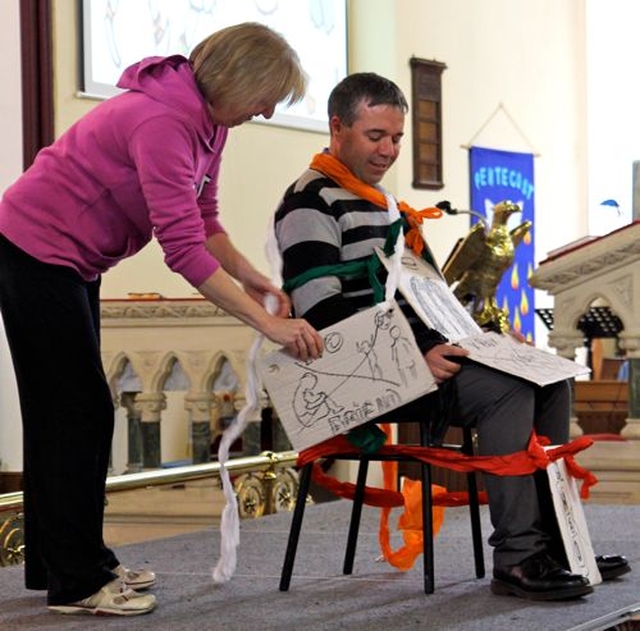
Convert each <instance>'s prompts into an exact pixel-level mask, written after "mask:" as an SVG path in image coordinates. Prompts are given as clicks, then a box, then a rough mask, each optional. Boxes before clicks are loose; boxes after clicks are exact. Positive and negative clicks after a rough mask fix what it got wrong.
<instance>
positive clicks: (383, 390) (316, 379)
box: [259, 303, 436, 449]
mask: <svg viewBox="0 0 640 631" xmlns="http://www.w3.org/2000/svg"><path fill="white" fill-rule="evenodd" d="M321 334H322V336H323V339H324V344H325V352H324V354H323V356H322V357H321V358H319V359H316V360H312V361H308V362H304V361H301V360H297V359H294V358H292V357H291V356H290V355H288V354H286V353H285V352H283V351H282V350H278V351H274V352H272V353H269V354H268V355H266V356H265V357H263V358H262V359H261V360H260V361H259V370H260V373H261V375H262V378H263V381H264V385H265V387H266V389H267V391H268V392H269V396H270V397H271V399H272V401H273V403H274V405H275V407H276V410H277V412H278V415H279V416H280V419H281V421H282V424H283V426H284V428H285V431H286V432H287V435H288V436H289V440H291V443H292V445H293V446H294V448H296V449H303V448H305V447H307V446H309V445H312V444H315V443H317V442H320V441H322V440H325V439H326V438H329V437H331V436H334V435H336V434H340V433H344V432H346V431H348V430H350V429H352V428H353V427H356V426H358V425H360V424H362V423H365V422H367V421H370V420H372V419H374V418H376V417H378V416H380V415H382V414H384V413H385V412H388V411H390V410H393V409H395V408H397V407H399V406H401V405H403V404H404V403H408V402H409V401H412V400H413V399H415V398H417V397H419V396H422V395H423V394H426V393H428V392H430V391H432V390H435V388H436V386H435V380H434V379H433V376H432V375H431V373H430V372H429V369H428V368H427V366H426V363H425V362H424V360H423V358H422V354H421V353H420V351H419V349H418V347H417V346H416V344H415V340H414V338H413V333H412V331H411V328H410V326H409V324H408V322H407V321H406V319H405V317H404V315H403V314H402V312H401V310H400V308H399V307H398V306H397V304H395V303H385V304H384V305H377V306H376V307H372V308H371V309H368V310H366V311H363V312H360V313H357V314H356V315H354V316H352V317H351V318H347V319H346V320H343V321H342V322H339V323H338V324H336V325H333V326H331V327H328V328H327V329H324V330H323V331H321Z"/></svg>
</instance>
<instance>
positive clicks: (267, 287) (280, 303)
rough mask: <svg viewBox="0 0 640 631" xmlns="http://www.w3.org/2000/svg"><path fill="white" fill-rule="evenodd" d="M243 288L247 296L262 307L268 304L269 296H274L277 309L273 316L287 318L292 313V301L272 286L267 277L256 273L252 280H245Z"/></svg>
mask: <svg viewBox="0 0 640 631" xmlns="http://www.w3.org/2000/svg"><path fill="white" fill-rule="evenodd" d="M242 286H243V288H244V290H245V291H246V292H247V294H249V296H251V297H252V298H253V299H254V300H255V301H256V302H257V303H258V304H260V305H262V306H265V305H266V304H267V296H272V297H273V298H274V299H275V301H276V308H275V311H274V313H273V315H276V316H278V317H280V318H287V317H288V316H289V314H290V313H291V300H290V298H289V296H288V295H287V294H285V293H284V291H282V290H281V289H278V288H277V287H276V286H275V285H274V284H272V283H271V281H270V280H269V279H268V278H267V277H266V276H262V274H259V273H256V274H254V275H252V277H251V278H249V279H244V280H243V283H242Z"/></svg>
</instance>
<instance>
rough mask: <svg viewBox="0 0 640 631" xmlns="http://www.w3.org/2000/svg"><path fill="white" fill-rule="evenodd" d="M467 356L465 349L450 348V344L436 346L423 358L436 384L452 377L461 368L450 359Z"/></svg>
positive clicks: (467, 352) (458, 347)
mask: <svg viewBox="0 0 640 631" xmlns="http://www.w3.org/2000/svg"><path fill="white" fill-rule="evenodd" d="M467 355H469V351H468V350H467V349H466V348H461V347H460V346H451V344H438V345H437V346H434V347H433V348H432V349H431V350H430V351H428V352H427V354H426V355H425V356H424V358H425V360H426V362H427V366H429V370H430V371H431V374H432V375H433V376H434V377H435V380H436V383H442V382H443V381H445V380H447V379H450V378H451V377H453V376H454V375H455V374H456V373H457V372H458V371H459V370H460V368H461V366H460V364H459V363H458V362H456V361H451V358H456V357H466V356H467Z"/></svg>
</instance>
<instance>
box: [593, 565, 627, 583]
mask: <svg viewBox="0 0 640 631" xmlns="http://www.w3.org/2000/svg"><path fill="white" fill-rule="evenodd" d="M629 572H631V566H630V565H623V566H621V567H618V568H614V569H613V570H609V571H608V572H607V571H605V570H600V576H601V577H602V580H603V581H610V580H611V579H613V578H618V577H619V576H622V575H623V574H628V573H629Z"/></svg>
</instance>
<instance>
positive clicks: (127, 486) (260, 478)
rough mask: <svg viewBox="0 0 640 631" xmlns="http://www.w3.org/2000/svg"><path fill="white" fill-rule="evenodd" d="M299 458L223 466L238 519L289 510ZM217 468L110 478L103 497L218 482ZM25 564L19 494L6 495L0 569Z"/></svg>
mask: <svg viewBox="0 0 640 631" xmlns="http://www.w3.org/2000/svg"><path fill="white" fill-rule="evenodd" d="M297 456H298V454H297V453H296V452H295V451H284V452H279V453H275V452H264V453H262V454H260V455H259V456H247V457H243V458H233V459H231V460H229V461H228V462H227V464H226V469H227V471H228V472H229V475H230V476H231V478H232V480H233V485H234V488H235V491H236V495H237V498H238V509H239V513H240V516H241V517H244V518H255V517H261V516H262V515H268V514H270V513H275V512H277V511H282V510H291V509H292V508H293V503H294V502H295V497H296V494H297V491H298V475H297V472H296V471H295V469H294V465H295V462H296V458H297ZM220 467H221V465H220V463H219V462H209V463H205V464H198V465H187V466H184V467H174V468H171V469H154V470H152V471H142V472H140V473H129V474H125V475H117V476H110V477H109V478H107V494H109V493H117V492H120V491H132V490H135V489H143V488H148V487H151V486H166V485H175V484H181V483H185V482H192V481H194V480H200V479H204V478H217V479H219V477H220ZM23 559H24V530H23V517H22V493H6V494H4V495H0V566H4V565H12V564H17V563H21V562H22V561H23Z"/></svg>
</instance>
